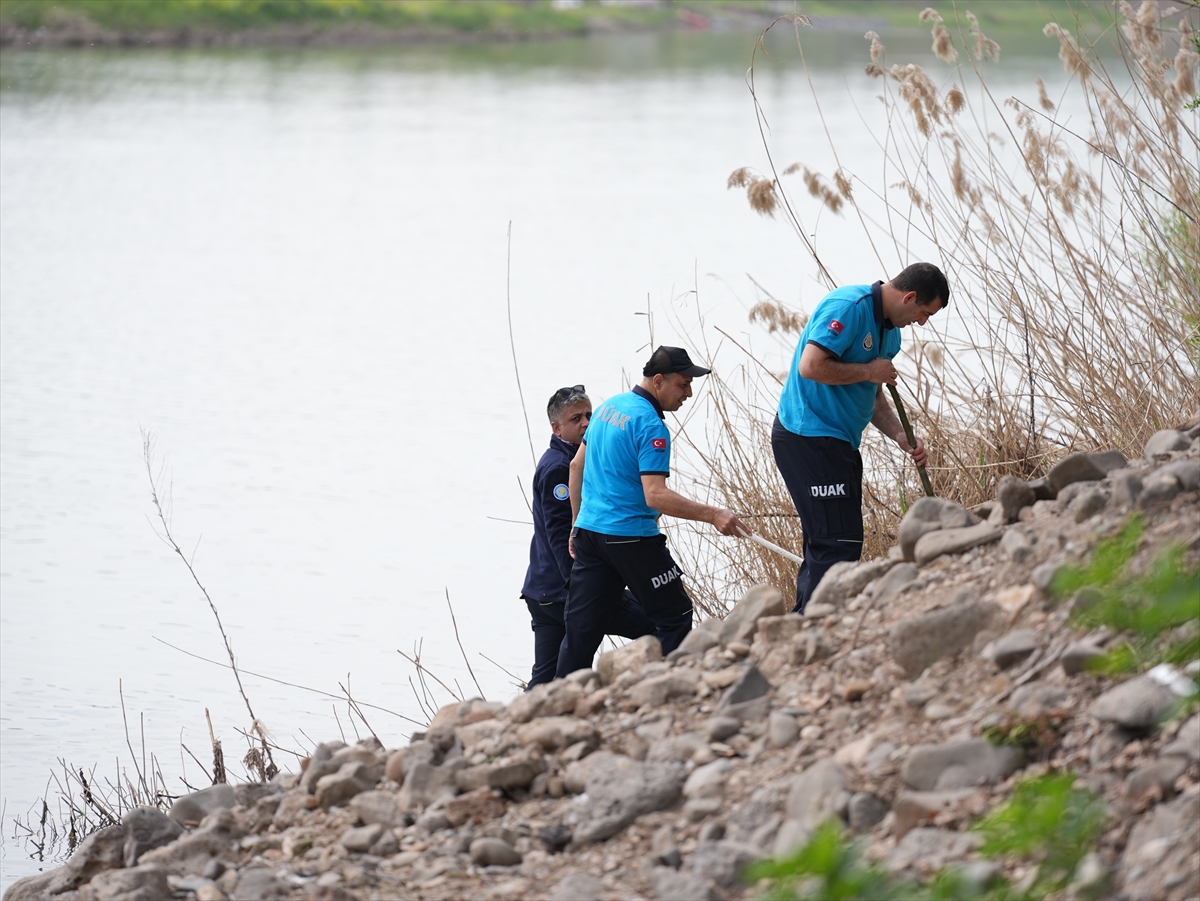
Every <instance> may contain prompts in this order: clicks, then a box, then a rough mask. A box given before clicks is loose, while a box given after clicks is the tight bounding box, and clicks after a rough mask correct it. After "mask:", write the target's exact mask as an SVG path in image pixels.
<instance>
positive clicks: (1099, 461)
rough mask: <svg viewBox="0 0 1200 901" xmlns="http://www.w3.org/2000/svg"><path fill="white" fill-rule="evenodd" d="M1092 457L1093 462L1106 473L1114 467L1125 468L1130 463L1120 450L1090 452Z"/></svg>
mask: <svg viewBox="0 0 1200 901" xmlns="http://www.w3.org/2000/svg"><path fill="white" fill-rule="evenodd" d="M1089 456H1090V457H1091V458H1092V463H1093V464H1094V465H1095V466H1096V468H1097V469H1099V470H1100V471H1101V472H1102V473H1104V474H1105V475H1108V474H1109V473H1110V472H1112V471H1113V470H1114V469H1124V468H1125V466H1126V465H1128V463H1129V460H1127V459H1126V457H1125V455H1124V454H1123V453H1121V452H1120V451H1118V450H1106V451H1095V452H1094V453H1092V454H1089Z"/></svg>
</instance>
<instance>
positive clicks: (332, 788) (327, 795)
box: [314, 760, 407, 810]
mask: <svg viewBox="0 0 1200 901" xmlns="http://www.w3.org/2000/svg"><path fill="white" fill-rule="evenodd" d="M405 781H406V783H407V780H405ZM374 787H375V779H374V778H373V774H372V771H371V767H370V766H369V765H367V764H365V763H362V762H361V761H357V760H355V761H351V762H350V763H343V764H342V765H341V767H340V768H339V769H338V771H337V772H336V773H330V774H329V775H328V776H322V777H321V778H320V779H318V780H317V790H316V792H315V793H314V794H315V795H316V798H317V804H318V805H319V806H321V807H323V808H325V809H326V810H328V809H329V808H330V807H333V806H335V805H337V804H343V803H345V802H346V801H349V800H350V799H351V798H353V797H354V796H355V795H357V794H358V793H359V792H364V791H367V790H368V789H371V788H374Z"/></svg>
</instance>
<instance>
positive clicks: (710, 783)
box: [683, 757, 733, 800]
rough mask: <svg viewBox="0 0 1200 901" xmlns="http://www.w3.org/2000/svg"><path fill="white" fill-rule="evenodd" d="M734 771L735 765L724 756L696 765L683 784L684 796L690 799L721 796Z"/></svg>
mask: <svg viewBox="0 0 1200 901" xmlns="http://www.w3.org/2000/svg"><path fill="white" fill-rule="evenodd" d="M732 772H733V765H732V764H731V763H730V762H729V761H728V760H726V759H725V758H723V757H720V758H717V759H716V760H714V761H712V763H706V764H704V765H703V766H699V767H696V769H694V770H692V774H691V775H690V776H688V778H687V782H685V783H684V784H683V796H684V797H685V798H687V799H688V800H691V799H693V798H719V797H721V795H722V794H723V793H724V792H725V783H726V782H728V781H729V774H730V773H732Z"/></svg>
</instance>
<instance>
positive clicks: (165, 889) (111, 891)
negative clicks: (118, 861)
mask: <svg viewBox="0 0 1200 901" xmlns="http://www.w3.org/2000/svg"><path fill="white" fill-rule="evenodd" d="M87 891H88V893H89V897H93V898H96V899H98V901H110V899H111V901H116V899H120V901H161V899H163V898H170V897H171V894H172V891H171V886H170V884H169V883H168V882H167V871H166V870H164V869H163V868H162V867H156V866H144V867H133V868H131V869H127V870H106V871H104V872H103V873H100V874H98V875H97V876H96V877H95V878H93V879H92V881H91V882H89V883H88V884H87ZM5 897H6V898H7V897H8V896H7V895H5Z"/></svg>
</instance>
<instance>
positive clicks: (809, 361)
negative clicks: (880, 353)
mask: <svg viewBox="0 0 1200 901" xmlns="http://www.w3.org/2000/svg"><path fill="white" fill-rule="evenodd" d="M800 375H801V376H802V377H804V378H806V379H808V380H809V381H813V382H820V383H821V384H823V385H854V384H857V383H858V382H875V383H876V384H877V385H879V384H884V383H887V384H889V385H894V384H895V383H896V367H895V366H893V365H892V361H891V360H889V359H887V358H886V357H876V358H875V359H874V360H872V361H871V362H870V363H843V362H842V361H841V360H839V359H838V358H837V357H835V356H834V355H833V354H831V353H830V352H829V351H827V350H826V349H825V348H823V347H821V346H819V345H817V344H812V343H809V344H806V345H805V346H804V351H803V352H802V353H801V354H800Z"/></svg>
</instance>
